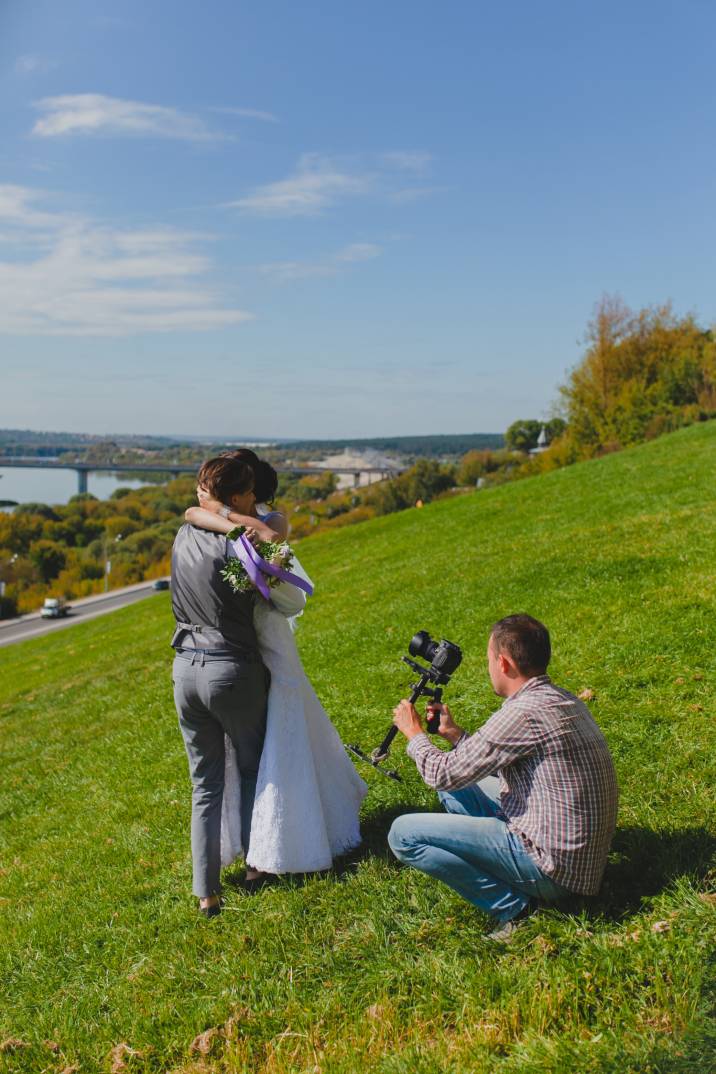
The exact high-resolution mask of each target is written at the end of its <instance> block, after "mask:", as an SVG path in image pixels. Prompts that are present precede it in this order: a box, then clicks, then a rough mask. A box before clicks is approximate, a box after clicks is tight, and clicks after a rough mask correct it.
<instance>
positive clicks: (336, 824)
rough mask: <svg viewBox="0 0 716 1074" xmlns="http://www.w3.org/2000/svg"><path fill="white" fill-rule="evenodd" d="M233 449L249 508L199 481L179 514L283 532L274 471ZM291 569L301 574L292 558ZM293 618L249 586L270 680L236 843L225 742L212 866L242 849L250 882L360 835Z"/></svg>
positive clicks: (313, 862) (341, 755) (210, 525)
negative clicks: (243, 471) (246, 476)
mask: <svg viewBox="0 0 716 1074" xmlns="http://www.w3.org/2000/svg"><path fill="white" fill-rule="evenodd" d="M232 454H234V455H235V456H237V457H238V458H240V459H241V460H242V461H244V462H246V463H248V464H249V466H251V468H252V470H253V471H254V477H255V482H254V495H255V504H254V509H253V513H252V515H251V516H245V515H239V514H236V513H234V512H230V511H229V509H228V508H227V507H226V506H224V505H223V504H221V503H218V502H217V501H216V500H211V499H210V498H209V497H208V496H207V494H206V492H205V490H204V489H202V488H198V489H197V495H198V497H199V503H200V506H199V507H190V508H189V509H188V510H187V512H186V515H185V518H186V521H187V522H190V523H191V524H192V525H194V526H198V527H200V528H203V529H211V530H214V531H216V532H218V533H229V532H230V531H231V530H232V529H233V528H234V527H235V526H239V525H243V526H246V527H247V529H248V532H249V535H251V533H255V534H256V536H257V537H258V538H259V539H260V540H277V539H284V538H285V537H286V536H287V533H288V525H287V522H286V519H285V518H284V516H283V515H281V514H279V513H278V512H276V511H271V509H270V506H268V505H270V504H271V502H272V501H273V498H274V496H275V494H276V488H277V485H278V478H277V475H276V471H275V470H274V469H273V467H272V466H270V465H269V463H267V462H265V461H264V460H261V459H258V458H257V456H256V455H255V454H254V453H253V452H252V451H249V450H248V449H247V448H243V449H241V450H240V451H237V452H233V453H232ZM291 570H292V572H293V573H294V574H299V575H300V576H302V577H303V578H305V579H306V580H308V579H307V575H306V574H305V572H304V571H303V570H302V568H301V566H300V564H299V563H298V561H297V560H296V558H295V556H294V565H293V567H292V568H291ZM299 592H300V591H299ZM304 599H305V598H304ZM300 614H302V613H300V612H299V615H300ZM296 618H298V616H296ZM296 618H294V619H293V620H291V621H289V620H287V619H286V618H285V616H284V615H282V614H281V612H280V611H278V610H277V609H276V608H274V607H273V606H272V604H271V602H270V601H266V600H264V599H263V597H261V596H260V595H259V594H258V593H257V595H256V604H255V610H254V625H255V627H256V634H257V637H258V641H259V648H260V651H261V657H262V659H263V662H264V664H265V665H266V667H267V668H268V670H269V672H270V673H271V685H270V689H269V695H268V713H267V720H266V738H265V740H264V748H263V753H262V755H261V762H260V766H259V772H258V779H257V784H256V800H255V804H254V812H253V816H252V820H251V835H250V839H249V845H248V847H242V844H241V816H240V798H241V796H240V776H239V770H238V765H237V762H236V753H235V751H234V748H233V746H232V744H231V741H230V739H228V737H227V739H226V772H225V781H224V799H223V805H222V815H221V863H222V865H224V866H226V865H230V864H231V863H232V862H234V861H235V860H236V859H237V858H239V857H240V856H241V855H242V854H243V855H244V856H245V859H246V866H247V869H246V878H247V880H249V881H256V880H258V879H260V878H261V877H262V876H264V875H265V874H272V873H273V874H281V873H308V872H315V871H318V870H322V869H328V868H330V866H331V864H332V862H333V858H334V857H336V856H337V855H339V854H343V853H345V852H346V851H348V850H351V849H353V848H354V847H356V846H358V845H359V843H360V841H361V840H360V828H359V822H358V813H359V809H360V804H361V802H362V800H363V798H364V797H365V795H366V793H367V790H368V788H367V786H366V784H365V783H364V781H363V780H362V779H361V778H360V776H359V775H358V773H357V772H356V770H355V768H354V767H353V764H352V763H351V761H350V760H349V759H348V757H347V755H346V752H345V750H344V748H343V745H342V743H341V740H340V738H339V737H338V733H337V732H336V729H335V728H334V726H333V724H332V723H331V721H330V720H329V718H328V716H327V715H326V713H325V712H324V710H323V707H322V705H321V703H320V701H319V700H318V697H317V696H316V693H315V691H314V690H313V687H312V686H311V683H310V682H309V680H308V678H307V676H306V674H305V672H304V670H303V667H302V665H301V660H300V657H299V655H298V649H297V648H296V642H295V640H294V637H293V631H294V629H295V622H296Z"/></svg>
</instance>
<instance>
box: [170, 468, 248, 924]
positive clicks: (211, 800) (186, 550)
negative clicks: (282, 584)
mask: <svg viewBox="0 0 716 1074" xmlns="http://www.w3.org/2000/svg"><path fill="white" fill-rule="evenodd" d="M198 481H199V485H200V486H202V487H203V488H205V489H206V490H207V492H208V493H209V495H210V496H211V497H212V498H213V499H215V500H218V501H219V502H220V503H222V504H225V505H226V506H227V507H229V508H231V510H232V511H235V512H236V513H238V514H242V515H250V514H251V512H252V509H253V505H254V494H253V488H254V473H253V471H252V469H251V467H250V466H249V465H248V464H247V463H246V462H242V461H241V460H240V459H236V458H232V457H231V456H220V457H219V458H215V459H210V460H209V461H208V462H205V463H204V465H203V466H202V467H201V469H200V471H199V476H198ZM225 564H226V537H225V536H224V535H223V534H219V533H211V532H209V531H208V530H201V529H195V528H194V527H193V526H189V525H184V526H182V528H181V529H180V530H179V532H178V534H177V536H176V539H175V541H174V548H173V550H172V582H171V590H172V611H173V613H174V618H175V619H176V631H175V633H174V637H173V638H172V646H173V647H174V649H175V650H176V657H175V659H174V667H173V681H174V701H175V704H176V708H177V712H178V714H179V726H180V728H181V733H182V735H183V738H184V745H185V747H186V752H187V757H188V759H189V772H190V775H191V782H192V809H191V852H192V859H193V864H194V869H193V874H194V875H193V888H192V890H193V892H194V895H196V896H198V898H199V908H200V911H201V913H202V914H204V915H205V916H206V917H214V916H215V915H216V914H218V913H219V912H220V902H219V892H220V890H221V889H220V882H219V872H220V868H221V860H220V859H221V853H220V851H221V845H220V844H221V803H222V798H223V793H224V733H226V734H227V735H228V736H229V738H230V739H231V741H232V742H233V744H234V747H235V749H236V756H237V759H238V765H239V771H240V773H241V837H242V842H243V845H244V850H245V851H247V850H248V845H249V833H250V831H251V815H252V812H253V807H254V798H255V794H256V777H257V774H258V768H259V761H260V759H261V751H262V749H263V743H264V735H265V732H266V706H267V694H268V679H269V673H268V671H267V669H266V668H265V667H264V665H263V663H262V661H261V655H260V653H259V649H258V642H257V638H256V632H255V630H254V617H253V612H254V599H255V598H254V594H253V593H234V592H233V590H232V589H231V586H230V585H229V584H228V583H227V582H225V581H224V579H223V578H222V577H221V575H220V571H221V570H222V568H223V567H224V566H225Z"/></svg>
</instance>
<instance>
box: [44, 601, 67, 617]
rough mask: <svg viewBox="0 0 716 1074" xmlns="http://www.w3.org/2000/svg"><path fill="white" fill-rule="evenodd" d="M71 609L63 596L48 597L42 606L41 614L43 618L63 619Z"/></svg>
mask: <svg viewBox="0 0 716 1074" xmlns="http://www.w3.org/2000/svg"><path fill="white" fill-rule="evenodd" d="M69 610H70V608H69V605H68V604H66V603H65V601H64V600H63V599H62V597H46V598H45V603H44V604H43V605H42V607H41V608H40V615H41V617H42V618H43V619H62V618H63V616H65V615H67V613H68V612H69Z"/></svg>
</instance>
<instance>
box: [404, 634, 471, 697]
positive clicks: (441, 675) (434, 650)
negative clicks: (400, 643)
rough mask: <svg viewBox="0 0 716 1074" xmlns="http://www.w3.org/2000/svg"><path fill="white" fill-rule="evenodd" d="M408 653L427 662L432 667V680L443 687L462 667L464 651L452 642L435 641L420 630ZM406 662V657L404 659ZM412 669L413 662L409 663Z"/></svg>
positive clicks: (414, 637)
mask: <svg viewBox="0 0 716 1074" xmlns="http://www.w3.org/2000/svg"><path fill="white" fill-rule="evenodd" d="M408 652H409V653H410V655H411V656H419V657H421V658H422V659H423V660H426V661H427V662H428V663H429V664H430V667H431V671H432V672H433V673H434V674H431V676H430V678H431V679H432V681H433V682H434V683H437V684H439V685H442V686H446V685H447V683H448V682H449V681H450V676H451V675H452V673H453V672H454V671H457V669H458V668H459V667H460V663H461V661H462V650H461V648H460V646H459V645H455V643H454V642H452V641H446V640H445V638H442V639H441V640H440V641H433V639H432V638H431V637H430V635H429V634H428V632H427V630H419V631H418V633H417V634H414V635H413V637H412V639H411V641H410V645H409V646H408ZM403 659H404V660H405V657H403ZM409 663H410V664H411V665H412V667H415V666H416V665H415V664H413V662H412V660H411V661H409Z"/></svg>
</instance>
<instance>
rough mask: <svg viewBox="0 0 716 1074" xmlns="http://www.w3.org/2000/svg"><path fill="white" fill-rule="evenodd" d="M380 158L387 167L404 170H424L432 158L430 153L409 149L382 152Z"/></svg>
mask: <svg viewBox="0 0 716 1074" xmlns="http://www.w3.org/2000/svg"><path fill="white" fill-rule="evenodd" d="M382 159H383V160H384V161H385V163H386V165H387V166H388V167H389V168H397V169H398V170H399V171H406V172H424V171H425V169H426V168H427V167H428V165H429V164H430V162H431V160H432V159H433V158H432V155H431V154H430V153H425V152H421V151H415V150H411V151H407V152H401V151H396V152H393V153H383V158H382Z"/></svg>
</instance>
